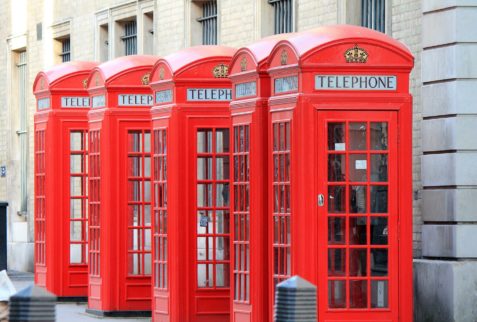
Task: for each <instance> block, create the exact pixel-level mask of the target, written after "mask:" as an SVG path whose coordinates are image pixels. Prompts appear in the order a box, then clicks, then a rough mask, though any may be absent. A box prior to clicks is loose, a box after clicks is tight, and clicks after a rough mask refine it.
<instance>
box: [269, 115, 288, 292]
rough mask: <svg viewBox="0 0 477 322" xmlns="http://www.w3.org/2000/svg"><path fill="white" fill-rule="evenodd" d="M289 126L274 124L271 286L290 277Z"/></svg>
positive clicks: (286, 123) (286, 124) (283, 123)
mask: <svg viewBox="0 0 477 322" xmlns="http://www.w3.org/2000/svg"><path fill="white" fill-rule="evenodd" d="M290 137H291V130H290V122H289V121H286V122H277V123H274V124H273V185H272V189H273V215H272V216H273V245H272V248H273V254H272V256H273V283H274V286H276V284H278V283H280V282H281V281H283V280H285V279H287V278H289V277H291V216H292V213H291V198H290V197H291V188H290V148H291V142H290Z"/></svg>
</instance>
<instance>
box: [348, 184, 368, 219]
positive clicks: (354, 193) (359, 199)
mask: <svg viewBox="0 0 477 322" xmlns="http://www.w3.org/2000/svg"><path fill="white" fill-rule="evenodd" d="M366 190H367V187H366V186H350V187H349V212H350V213H354V214H356V213H360V214H361V213H365V212H366Z"/></svg>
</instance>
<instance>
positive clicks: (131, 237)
mask: <svg viewBox="0 0 477 322" xmlns="http://www.w3.org/2000/svg"><path fill="white" fill-rule="evenodd" d="M150 151H151V146H150V132H149V131H145V130H131V131H129V132H128V154H127V157H128V169H127V172H128V182H127V191H128V193H127V195H128V196H127V200H128V237H127V238H128V246H127V249H128V250H127V252H128V274H129V275H134V276H138V275H139V276H145V275H150V274H151V267H152V266H151V248H152V245H151V233H152V232H151V229H152V226H151V203H152V202H151V191H152V189H151V158H150V156H151V153H150Z"/></svg>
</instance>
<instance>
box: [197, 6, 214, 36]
mask: <svg viewBox="0 0 477 322" xmlns="http://www.w3.org/2000/svg"><path fill="white" fill-rule="evenodd" d="M197 21H198V22H200V23H201V24H202V44H203V45H217V2H216V1H207V2H204V4H203V5H202V17H200V18H198V19H197Z"/></svg>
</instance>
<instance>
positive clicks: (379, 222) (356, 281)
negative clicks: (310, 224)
mask: <svg viewBox="0 0 477 322" xmlns="http://www.w3.org/2000/svg"><path fill="white" fill-rule="evenodd" d="M387 137H388V133H387V123H380V122H340V123H336V122H330V123H328V143H329V145H328V162H329V165H328V186H329V187H332V189H331V190H329V195H328V198H329V199H328V294H329V299H328V304H329V308H330V309H334V310H336V309H363V308H367V309H370V308H371V309H378V310H379V309H381V310H382V309H387V308H388V292H389V269H390V268H389V265H388V252H389V244H388V210H387V190H388V189H387V187H388V183H389V182H388V173H387V172H388V169H387V159H388V158H387V155H388V147H387ZM338 154H339V155H342V156H343V157H342V158H340V159H337V158H336V155H338ZM373 159H374V160H373ZM376 187H380V188H379V189H380V190H381V191H382V193H383V195H382V197H381V199H380V200H381V204H378V203H377V202H376V200H377V198H376V196H377V194H376V193H373V189H374V190H376ZM338 188H339V189H338ZM329 189H330V188H329ZM337 200H339V202H337ZM343 201H344V202H343Z"/></svg>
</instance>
